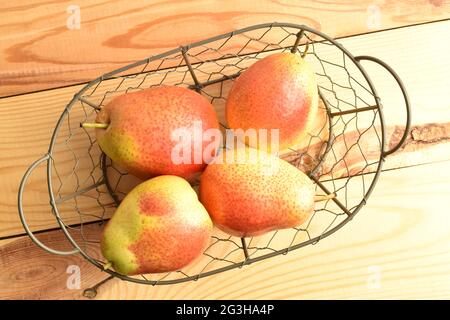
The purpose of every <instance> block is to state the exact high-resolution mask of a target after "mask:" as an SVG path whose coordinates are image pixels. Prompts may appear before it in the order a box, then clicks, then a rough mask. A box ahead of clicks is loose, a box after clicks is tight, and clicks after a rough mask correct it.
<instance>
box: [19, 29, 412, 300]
mask: <svg viewBox="0 0 450 320" xmlns="http://www.w3.org/2000/svg"><path fill="white" fill-rule="evenodd" d="M276 52H292V53H295V54H299V55H301V56H303V57H304V59H305V60H306V61H308V63H309V64H310V65H311V66H312V68H313V69H314V71H315V73H316V78H317V82H318V92H319V96H320V101H319V112H318V115H317V121H316V124H315V127H314V128H312V129H311V130H310V132H309V135H308V137H307V139H305V141H304V143H303V144H302V145H299V146H296V147H295V148H291V149H289V150H286V151H285V152H283V153H281V154H280V157H281V158H283V159H285V160H287V161H289V162H290V163H291V164H292V165H294V166H296V167H297V168H298V169H299V170H302V171H304V172H305V173H307V174H308V175H309V176H310V178H311V179H312V180H314V181H315V183H316V188H317V190H316V193H317V194H335V197H334V198H332V199H328V200H326V201H323V202H319V203H316V208H315V212H314V213H313V214H312V216H311V217H310V218H309V220H308V221H306V222H305V223H304V224H303V225H301V226H298V227H296V228H292V229H285V230H279V231H274V232H271V233H269V234H265V235H262V236H258V237H249V238H245V239H244V238H242V239H241V238H236V237H232V236H229V235H227V234H225V233H223V232H221V231H220V230H218V229H217V228H215V229H214V232H213V235H212V239H211V242H210V245H209V247H208V248H207V249H206V250H205V251H204V253H203V255H202V256H201V257H200V258H198V260H196V261H195V262H194V263H192V264H191V265H189V266H188V267H186V268H184V269H182V270H178V271H174V272H170V273H165V274H145V275H139V276H124V275H121V274H118V273H116V272H114V271H113V270H110V269H107V270H104V272H106V273H108V274H109V275H110V276H109V277H108V279H110V278H113V277H117V278H120V279H123V280H127V281H131V282H137V283H141V284H150V285H166V284H176V283H181V282H185V281H192V280H194V281H195V280H198V279H200V278H203V277H207V276H211V275H214V274H217V273H220V272H224V271H227V270H231V269H235V268H241V267H243V266H245V265H249V264H251V263H254V262H256V261H260V260H265V259H268V258H273V257H275V256H278V255H281V254H287V253H288V252H290V251H293V250H296V249H299V248H302V247H304V246H307V245H310V244H316V243H318V242H319V241H320V240H321V239H324V238H326V237H328V236H329V235H331V234H333V233H334V232H336V231H337V230H338V229H340V228H341V227H343V226H344V225H345V224H346V223H347V222H349V221H350V220H351V219H352V218H353V217H354V216H355V215H356V213H358V212H359V211H360V209H361V208H362V207H363V206H364V204H365V203H366V201H367V199H368V198H369V196H370V194H371V192H372V190H373V189H374V187H375V184H376V182H377V180H378V177H379V175H380V172H381V167H382V164H383V161H384V159H385V157H386V156H388V155H389V154H391V153H393V152H395V151H396V150H398V149H399V148H400V147H401V145H402V144H403V143H404V141H405V139H406V137H407V135H408V131H409V127H410V106H409V101H408V97H407V94H406V91H405V88H404V86H403V84H402V82H401V80H400V78H399V77H398V76H397V74H396V73H395V72H394V71H393V70H392V69H391V68H390V67H389V66H388V65H386V64H385V63H384V62H382V61H381V60H379V59H376V58H374V57H370V56H356V57H354V56H353V55H352V54H351V53H350V52H349V51H347V50H346V49H345V48H344V47H343V46H342V45H341V44H339V43H338V42H336V41H334V40H333V39H331V38H330V37H328V36H327V35H325V34H323V33H321V32H319V31H316V30H314V29H312V28H310V27H307V26H304V25H296V24H292V23H269V24H260V25H255V26H251V27H247V28H244V29H240V30H236V31H233V32H231V33H227V34H223V35H219V36H216V37H213V38H210V39H207V40H204V41H199V42H196V43H193V44H189V45H186V46H182V47H179V48H175V49H173V50H170V51H167V52H165V53H162V54H158V55H154V56H151V57H149V58H147V59H144V60H141V61H137V62H135V63H132V64H130V65H127V66H125V67H123V68H120V69H117V70H115V71H112V72H110V73H107V74H104V75H103V76H101V77H99V78H97V79H95V80H93V81H91V82H89V83H88V84H87V85H86V86H84V87H83V88H82V89H81V90H80V91H79V92H78V93H77V94H76V95H75V96H74V97H73V99H72V100H71V101H70V102H69V103H68V105H67V106H66V108H65V110H64V112H63V113H62V115H61V117H60V119H59V121H58V122H57V124H56V127H55V129H54V132H53V136H52V138H51V141H50V146H49V149H48V153H47V154H45V155H44V156H43V157H42V158H40V159H38V160H37V161H36V162H34V163H33V164H32V165H31V166H30V167H29V168H28V170H27V171H26V173H25V175H24V177H23V179H22V182H21V184H20V189H19V194H18V206H19V214H20V218H21V221H22V223H23V226H24V228H25V230H26V232H27V233H28V235H29V236H30V237H31V239H32V240H33V241H34V242H35V243H36V244H37V245H38V246H40V247H41V248H43V249H44V250H46V251H48V252H50V253H54V254H57V255H71V254H78V253H79V254H81V255H82V256H83V257H84V258H86V259H87V260H88V261H90V262H91V263H92V264H94V265H95V266H97V267H98V268H100V269H102V270H103V269H104V265H105V263H106V261H104V260H103V257H102V255H101V253H100V238H101V231H102V228H103V225H104V222H105V221H106V220H108V219H109V218H110V217H111V215H112V214H113V212H114V210H115V208H116V207H117V205H118V204H119V203H120V201H121V200H122V199H123V197H124V196H125V195H126V193H127V192H128V191H129V190H131V189H132V188H133V187H134V186H135V185H137V184H138V183H140V182H141V181H140V180H139V179H137V178H135V177H133V176H131V175H129V174H127V173H126V172H124V171H123V170H121V169H120V168H117V167H116V166H115V165H114V164H113V163H111V161H110V159H109V158H108V157H107V156H105V155H104V154H102V152H101V150H100V148H99V146H98V145H97V142H96V138H95V132H94V130H93V129H86V128H82V127H80V123H82V122H93V121H95V117H96V115H97V113H98V112H99V110H100V109H101V107H102V106H104V105H105V104H107V103H108V101H110V100H111V99H112V98H114V97H115V96H117V95H120V94H123V93H126V92H135V91H139V90H143V89H146V88H150V87H154V86H159V85H176V86H182V87H186V88H190V89H192V90H196V91H197V92H199V93H200V94H202V95H203V96H205V97H206V98H207V99H209V100H210V101H211V103H212V104H213V106H214V108H215V109H216V111H217V114H218V117H219V121H220V122H221V123H222V125H223V126H224V127H226V125H225V123H224V107H225V102H226V99H227V94H228V92H229V89H230V87H231V86H232V84H233V82H234V79H235V78H236V77H238V76H239V74H240V73H241V72H243V71H244V70H245V69H246V68H247V67H248V66H250V65H251V64H253V63H254V62H256V61H258V60H259V59H261V58H263V57H265V56H267V55H270V54H273V53H276ZM363 60H367V61H371V62H373V63H376V64H378V65H379V66H380V67H382V68H384V69H386V70H387V71H388V72H389V73H390V74H391V75H392V77H394V79H395V80H396V82H397V83H398V85H399V86H400V89H401V92H402V94H403V97H404V101H405V105H406V125H405V130H404V134H403V136H402V138H401V139H400V141H399V142H398V144H396V145H395V146H393V147H392V148H391V149H390V150H387V149H386V146H385V138H386V132H385V122H384V118H383V110H382V106H381V99H380V97H379V96H378V94H377V92H376V88H375V87H374V85H373V83H372V82H371V80H370V78H369V75H368V74H367V72H366V71H365V70H364V68H363V66H362V65H361V61H363ZM44 163H45V164H46V165H47V168H46V170H47V171H46V177H47V185H46V186H45V187H44V186H42V187H43V188H46V189H48V193H49V199H50V207H49V212H51V214H52V216H53V217H54V219H55V220H56V223H57V226H58V227H59V228H61V230H62V231H63V233H64V234H65V236H66V237H67V239H68V241H69V242H70V245H71V246H73V249H72V250H69V251H61V250H56V249H52V248H49V247H47V246H46V245H45V244H43V243H41V242H40V241H39V240H38V239H37V238H36V237H35V235H34V234H33V233H32V231H31V230H30V228H29V226H28V224H27V223H26V220H25V216H24V212H23V194H24V187H25V185H26V182H27V180H28V178H29V176H30V175H31V173H32V172H33V170H34V169H35V168H36V167H38V166H39V165H41V164H44ZM103 282H104V281H102V282H101V283H103ZM101 283H100V284H101ZM100 284H99V285H100ZM89 292H90V293H89ZM93 292H94V295H95V292H96V287H94V288H90V289H88V291H87V295H90V296H92V293H93Z"/></svg>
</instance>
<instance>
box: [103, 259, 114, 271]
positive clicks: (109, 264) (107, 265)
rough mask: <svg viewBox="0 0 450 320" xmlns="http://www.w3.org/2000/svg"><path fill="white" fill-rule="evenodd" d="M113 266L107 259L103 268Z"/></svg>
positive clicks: (106, 268)
mask: <svg viewBox="0 0 450 320" xmlns="http://www.w3.org/2000/svg"><path fill="white" fill-rule="evenodd" d="M111 267H112V263H111V262H109V261H107V262H106V263H105V264H104V265H103V270H108V269H111Z"/></svg>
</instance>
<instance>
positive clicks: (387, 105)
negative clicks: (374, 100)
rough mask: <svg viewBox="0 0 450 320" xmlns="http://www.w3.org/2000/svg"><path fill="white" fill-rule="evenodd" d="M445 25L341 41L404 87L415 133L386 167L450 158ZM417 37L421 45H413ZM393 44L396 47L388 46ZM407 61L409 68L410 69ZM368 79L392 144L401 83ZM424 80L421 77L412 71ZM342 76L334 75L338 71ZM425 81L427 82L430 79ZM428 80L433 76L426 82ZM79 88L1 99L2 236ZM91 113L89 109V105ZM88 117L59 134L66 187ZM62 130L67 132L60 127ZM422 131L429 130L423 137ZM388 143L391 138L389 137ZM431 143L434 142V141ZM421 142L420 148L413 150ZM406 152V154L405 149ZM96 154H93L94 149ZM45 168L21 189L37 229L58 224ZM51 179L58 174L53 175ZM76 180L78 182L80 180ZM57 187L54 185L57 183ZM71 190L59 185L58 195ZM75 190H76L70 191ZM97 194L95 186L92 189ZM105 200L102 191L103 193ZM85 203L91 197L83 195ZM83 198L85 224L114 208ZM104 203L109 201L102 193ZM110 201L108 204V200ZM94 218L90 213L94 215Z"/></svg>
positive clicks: (74, 117) (82, 171)
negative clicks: (382, 64) (384, 65)
mask: <svg viewBox="0 0 450 320" xmlns="http://www.w3.org/2000/svg"><path fill="white" fill-rule="evenodd" d="M449 26H450V22H449V21H445V22H437V23H433V24H427V25H421V26H416V27H409V28H403V29H398V30H391V31H384V32H381V33H374V34H370V35H364V36H357V37H353V38H347V39H343V40H342V41H341V42H342V43H343V44H344V45H345V46H346V47H348V48H349V49H350V50H351V51H352V52H355V53H356V54H366V53H368V52H369V53H371V54H373V55H374V56H379V57H381V58H383V59H384V60H386V61H387V62H388V63H389V64H391V65H392V66H393V67H394V69H395V70H397V72H398V73H399V74H400V76H401V77H402V79H403V80H404V82H405V85H406V88H407V89H408V91H409V94H410V98H411V102H412V112H413V124H414V126H415V127H414V130H413V132H412V134H413V136H412V137H410V140H409V145H412V144H414V145H415V148H413V147H406V148H405V149H404V150H403V151H404V152H401V153H399V154H397V155H395V156H394V157H393V158H391V159H392V162H388V163H386V166H385V167H386V168H396V167H402V166H409V165H413V164H419V163H427V162H432V161H439V160H446V159H449V157H448V150H449V148H448V129H445V128H447V127H448V122H449V120H450V112H449V110H450V109H449V105H448V101H449V99H448V85H447V83H448V80H447V74H449V73H450V65H449V64H446V63H443V61H446V60H445V59H446V57H447V56H448V53H449V45H448V44H447V43H445V42H443V41H441V40H442V39H441V36H440V35H441V34H444V33H445V32H447V31H448V30H449ZM417 39H420V41H421V42H420V46H418V45H417ZM392 43H395V46H393V45H388V44H392ZM430 52H433V53H434V58H433V59H430V60H428V61H427V63H426V64H425V63H422V64H417V63H415V61H416V59H417V56H427V55H429V54H430ZM411 66H414V68H412V67H411ZM367 69H368V71H369V74H370V77H371V78H372V80H373V81H374V83H375V84H376V86H377V88H378V91H379V95H380V97H381V99H382V102H383V105H384V113H385V118H386V121H387V123H388V124H389V125H390V128H391V129H390V130H389V132H388V133H389V135H388V137H389V138H388V142H389V143H392V141H395V139H397V141H398V137H399V134H401V126H402V125H403V123H404V119H405V118H404V117H405V115H404V107H403V101H402V100H401V96H400V94H399V90H398V87H397V86H396V85H395V84H393V83H392V80H391V79H390V78H389V77H388V76H387V75H386V73H385V72H384V71H383V70H381V69H380V68H376V66H374V65H367ZM418 74H420V75H421V77H420V78H418V77H417V75H418ZM337 77H339V76H337ZM427 79H428V80H427ZM431 79H432V81H431ZM80 87H81V86H73V87H67V88H61V89H57V90H51V91H44V92H39V93H34V94H28V95H23V96H19V97H11V98H4V99H0V122H1V123H2V126H1V127H0V143H1V146H2V153H1V154H0V172H1V175H2V181H1V182H0V192H1V193H2V197H1V200H0V214H1V221H0V237H2V236H10V235H14V234H20V233H22V232H23V228H22V226H21V224H20V222H19V219H18V216H17V204H16V201H17V200H16V199H17V190H18V185H19V181H20V179H21V177H22V175H23V173H24V171H25V170H26V168H27V167H28V166H29V165H30V164H31V163H32V162H33V161H34V160H35V159H37V158H39V157H40V156H42V155H43V154H44V153H46V152H47V148H48V144H49V140H50V137H51V133H52V131H53V128H54V125H55V123H56V121H57V119H58V117H59V115H60V113H61V112H62V111H63V110H64V107H65V105H66V104H67V102H68V101H69V100H70V99H71V98H72V97H73V95H74V94H75V93H76V92H77V91H78V90H79V89H80ZM215 106H216V107H217V108H218V114H219V116H221V117H223V101H221V102H220V101H219V102H215ZM91 112H92V110H91ZM84 117H85V115H84V112H83V110H82V109H81V108H79V109H78V111H76V112H75V110H74V112H72V113H71V118H70V120H69V121H68V122H65V125H64V126H63V128H62V132H63V134H62V135H61V136H60V137H59V138H58V139H59V140H58V141H59V142H58V143H57V146H59V147H57V148H56V149H55V159H56V160H57V161H60V162H58V166H57V167H58V169H60V172H61V175H62V177H63V178H64V179H65V181H66V182H67V181H68V183H66V185H68V186H70V185H71V183H75V179H76V177H75V176H73V175H69V174H68V173H70V172H72V171H73V165H74V161H73V158H72V156H73V154H72V152H73V151H76V152H84V153H83V154H84V155H86V151H85V150H86V143H88V140H87V137H86V135H85V133H84V132H83V131H82V130H81V129H79V128H78V124H79V122H80V121H81V120H82V119H84ZM68 124H70V125H71V128H73V130H74V132H75V134H73V136H72V138H71V139H72V140H71V141H72V142H71V143H73V144H71V146H72V147H73V148H72V150H69V149H67V148H66V145H65V144H64V143H63V142H64V139H65V138H67V128H68V127H67V126H68ZM64 130H66V131H64ZM424 132H429V133H428V134H425V135H424ZM391 140H392V141H391ZM434 140H436V141H434ZM418 145H420V146H421V147H420V148H418ZM410 151H411V152H410ZM92 152H93V153H94V160H98V158H96V156H95V154H96V155H97V156H98V149H95V148H94V150H93V151H92ZM95 152H97V153H95ZM44 167H45V166H41V167H39V168H38V169H36V171H35V172H34V173H33V175H32V176H31V178H30V181H29V184H28V185H27V187H26V193H25V198H24V203H25V211H26V213H27V216H28V219H29V221H30V225H31V226H32V228H33V230H42V229H46V228H50V227H54V226H56V223H55V221H54V218H53V217H52V215H51V213H50V212H51V211H50V207H49V204H48V203H49V200H48V194H47V191H46V178H45V168H44ZM91 167H92V162H91V160H90V158H89V157H86V156H84V157H83V158H81V160H80V162H79V163H78V168H77V173H79V178H80V181H81V182H83V183H85V186H86V185H87V184H88V183H89V182H90V181H91V180H89V179H90V177H89V176H90V175H89V170H88V168H91ZM54 178H55V179H56V176H54ZM77 183H78V182H77ZM55 186H56V187H57V186H58V184H57V183H56V182H55ZM64 192H66V193H70V192H71V190H70V189H68V190H64V189H63V193H64ZM72 192H73V190H72ZM93 192H96V191H93ZM103 197H104V195H103ZM87 200H89V199H87ZM89 201H91V202H88V201H83V202H82V205H81V206H82V208H81V209H82V210H83V211H84V212H86V213H87V214H89V216H86V217H85V220H84V221H87V220H90V219H96V218H97V217H98V216H99V215H102V214H108V212H109V213H111V210H109V211H108V212H106V213H105V212H103V211H102V210H99V209H100V207H99V206H98V203H96V202H95V203H94V202H92V198H91V200H89ZM102 201H103V202H102V203H103V204H104V205H105V206H108V204H110V199H108V198H107V197H104V198H103V200H102ZM108 201H109V203H108ZM76 206H77V203H75V202H74V201H72V202H70V203H69V204H68V205H66V206H65V207H64V208H62V209H61V211H62V214H63V216H64V219H65V221H66V222H67V223H77V222H79V216H78V215H77V214H74V212H75V210H76ZM92 215H95V216H92Z"/></svg>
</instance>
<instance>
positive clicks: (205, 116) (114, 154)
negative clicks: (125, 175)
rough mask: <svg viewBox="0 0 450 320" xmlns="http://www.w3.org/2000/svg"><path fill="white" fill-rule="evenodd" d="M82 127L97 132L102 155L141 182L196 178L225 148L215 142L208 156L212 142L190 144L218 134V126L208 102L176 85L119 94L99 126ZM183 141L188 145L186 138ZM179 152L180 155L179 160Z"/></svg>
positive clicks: (106, 108)
mask: <svg viewBox="0 0 450 320" xmlns="http://www.w3.org/2000/svg"><path fill="white" fill-rule="evenodd" d="M82 126H83V127H85V128H89V127H95V128H96V129H95V130H96V137H97V141H98V144H99V146H100V148H101V149H102V151H103V152H105V153H106V154H107V155H108V156H109V157H110V158H111V159H112V160H113V162H114V163H115V164H116V165H118V166H120V167H122V168H124V169H125V170H126V171H128V172H130V173H132V174H134V175H135V176H137V177H139V178H142V179H147V178H151V177H154V176H158V175H176V176H180V177H183V178H186V179H192V178H193V177H195V175H196V174H197V173H199V172H201V171H203V169H204V167H205V166H206V163H207V162H208V161H209V160H211V159H212V158H213V156H214V155H215V152H216V150H217V148H218V147H219V143H220V141H215V142H214V141H213V142H212V144H213V146H215V148H210V149H209V150H210V152H209V153H208V152H207V151H205V152H204V153H203V152H202V151H203V150H205V149H206V148H207V146H208V145H210V143H211V141H199V142H198V143H197V145H196V143H190V142H191V140H190V139H194V138H193V137H194V136H195V135H197V136H200V137H202V136H203V133H204V132H205V131H206V130H208V129H212V128H214V129H219V122H218V120H217V115H216V113H215V111H214V108H213V106H212V105H211V103H209V101H208V100H207V99H206V98H205V97H203V96H202V95H200V94H198V93H197V92H195V91H192V90H189V89H186V88H182V87H176V86H161V87H153V88H149V89H145V90H142V91H137V92H132V93H126V94H123V95H120V96H118V97H116V98H114V99H113V100H111V101H110V102H109V103H108V104H107V105H105V106H104V107H102V109H101V111H100V112H99V113H98V115H97V118H96V122H95V123H84V124H82ZM177 130H178V132H179V133H180V134H179V135H178V136H177V135H176V133H177ZM196 130H197V131H198V132H196ZM174 134H175V136H174ZM184 137H187V140H186V141H184V140H183V139H181V138H184ZM214 143H215V145H214ZM184 145H187V146H188V147H186V148H184V147H183V146H184ZM177 148H178V149H180V150H181V151H180V152H179V153H180V154H181V156H180V157H179V159H174V153H173V152H174V150H177ZM183 148H184V149H185V150H184V151H186V152H184V151H183ZM213 149H215V150H213ZM183 152H184V153H185V154H183ZM175 156H177V154H176V153H175Z"/></svg>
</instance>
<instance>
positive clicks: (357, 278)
mask: <svg viewBox="0 0 450 320" xmlns="http://www.w3.org/2000/svg"><path fill="white" fill-rule="evenodd" d="M449 168H450V162H449V161H445V162H440V163H434V164H428V165H420V166H414V167H410V168H404V169H399V170H393V171H387V172H384V173H383V174H382V177H381V179H380V180H379V182H378V186H377V188H376V189H375V191H374V193H373V194H372V195H371V197H370V199H369V201H368V203H367V205H366V206H365V207H364V210H363V211H361V212H360V213H359V214H358V215H357V216H356V218H355V219H354V220H353V221H352V222H351V223H350V224H348V225H347V226H345V227H344V228H343V229H341V230H339V231H338V232H337V233H335V234H334V235H332V236H331V237H329V238H326V239H323V240H322V241H320V242H319V243H318V244H317V245H314V246H308V247H305V248H303V249H300V250H298V251H293V252H290V253H289V254H288V255H286V256H279V257H276V258H273V259H271V260H266V261H262V262H258V263H256V264H254V265H250V266H246V267H244V268H242V269H237V270H233V271H228V272H225V273H222V274H219V275H215V276H213V277H211V278H205V279H200V280H198V281H197V282H188V283H183V284H178V285H171V286H157V287H152V286H145V285H136V284H131V283H127V282H123V281H120V280H116V279H114V280H111V281H110V282H107V283H106V284H104V285H103V286H102V287H100V289H99V291H98V296H97V298H98V299H318V298H328V299H350V298H353V299H375V298H376V299H417V298H425V299H445V298H447V299H448V298H450V291H449V288H450V278H449V277H448V274H449V273H450V250H449V246H448V243H449V241H450V233H449V230H450V225H449V222H448V219H447V212H446V210H443V208H447V207H448V206H449V205H450V202H449V199H450V193H449V190H450V188H449V181H450V170H448V169H449ZM411 181H413V183H412V182H411ZM42 237H43V238H42V239H43V240H44V241H46V242H47V241H48V242H49V243H51V244H52V245H53V246H56V245H58V244H59V245H60V246H63V244H62V243H64V242H65V239H64V238H63V237H62V236H61V234H60V233H54V232H53V233H48V234H46V235H43V236H42ZM0 245H1V247H0V248H1V249H0V266H1V269H2V270H3V272H2V275H1V276H0V288H2V289H1V290H0V297H1V298H32V299H36V298H45V299H51V298H80V297H81V290H82V289H83V288H86V287H88V286H91V285H92V284H93V283H95V282H96V281H101V280H103V279H104V278H105V275H104V274H102V273H101V272H98V271H96V270H94V269H93V267H92V266H90V265H87V264H86V263H85V262H83V261H82V260H80V259H79V258H77V257H55V256H50V255H48V254H46V253H44V252H43V251H42V250H40V249H39V248H37V247H36V246H34V245H33V244H32V243H30V240H28V239H27V238H23V239H17V240H4V241H3V242H1V243H0ZM70 264H76V265H79V266H80V267H81V281H82V289H80V290H78V291H76V290H75V291H72V290H68V289H67V288H65V286H66V281H67V277H68V274H66V273H65V270H66V268H67V266H68V265H70ZM36 288H39V290H36Z"/></svg>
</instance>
